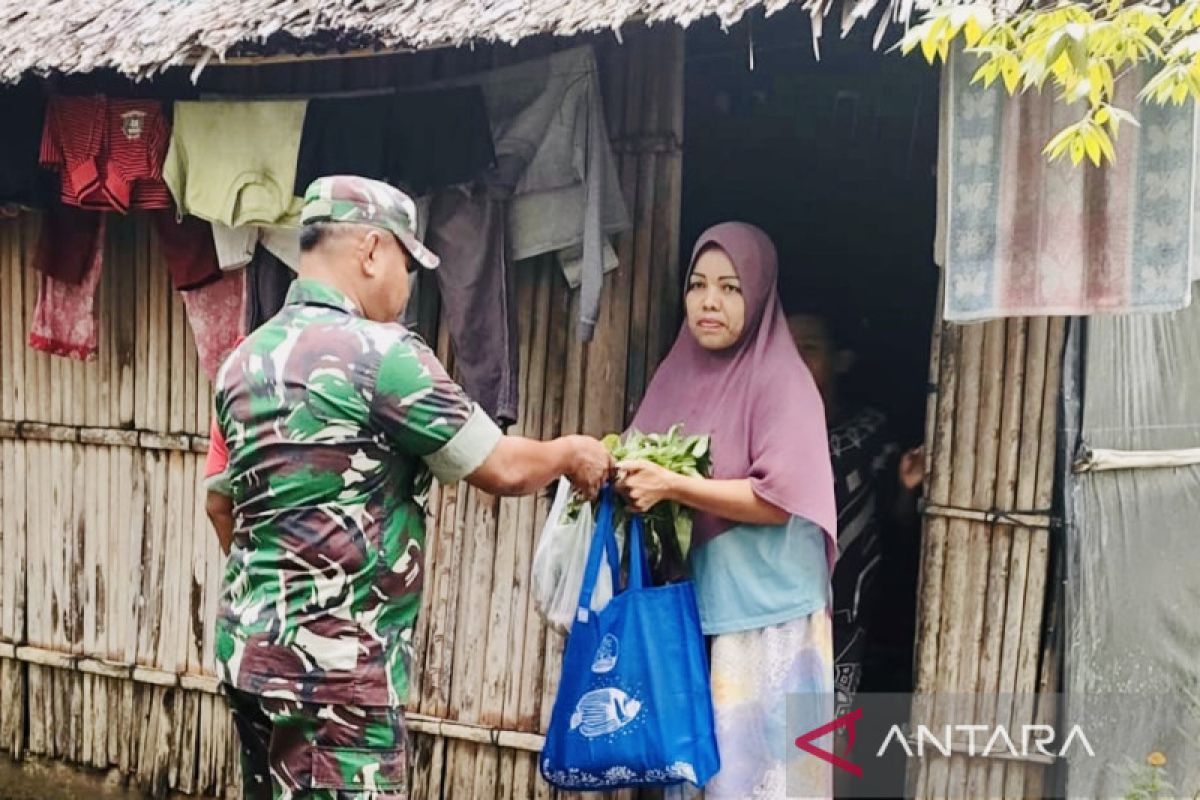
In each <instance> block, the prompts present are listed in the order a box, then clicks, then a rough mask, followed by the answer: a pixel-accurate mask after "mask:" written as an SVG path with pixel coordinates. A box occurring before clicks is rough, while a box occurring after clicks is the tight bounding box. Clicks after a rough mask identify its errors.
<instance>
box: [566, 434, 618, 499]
mask: <svg viewBox="0 0 1200 800" xmlns="http://www.w3.org/2000/svg"><path fill="white" fill-rule="evenodd" d="M565 438H566V439H567V444H568V445H569V447H570V448H571V453H572V458H571V463H570V466H569V467H568V468H567V473H566V475H567V480H569V481H571V484H572V485H573V486H574V487H575V490H576V491H578V492H579V493H580V494H582V495H584V496H585V497H587V498H588V499H589V500H591V499H594V498H595V497H596V495H597V494H599V493H600V489H601V488H602V487H603V486H604V484H605V483H606V482H607V481H608V479H609V476H610V475H611V474H612V470H613V466H614V462H613V457H612V454H611V453H609V452H608V448H606V447H605V446H604V445H602V444H600V442H598V441H597V440H595V439H593V438H592V437H590V436H568V437H565Z"/></svg>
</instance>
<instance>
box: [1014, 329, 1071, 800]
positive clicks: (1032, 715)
mask: <svg viewBox="0 0 1200 800" xmlns="http://www.w3.org/2000/svg"><path fill="white" fill-rule="evenodd" d="M1047 328H1048V330H1047V340H1046V350H1045V355H1044V357H1043V362H1044V365H1045V380H1044V381H1043V385H1042V393H1041V396H1040V398H1033V399H1034V400H1035V401H1038V402H1039V404H1040V409H1039V411H1040V413H1039V414H1038V417H1039V419H1040V425H1039V426H1038V427H1037V428H1036V429H1035V430H1034V431H1033V432H1032V433H1033V434H1034V435H1035V436H1036V439H1037V450H1036V452H1037V457H1036V461H1035V462H1034V464H1033V465H1032V470H1031V471H1032V472H1033V479H1032V481H1031V483H1032V485H1033V491H1032V496H1031V497H1030V502H1031V505H1033V506H1034V507H1035V508H1046V507H1048V506H1049V505H1050V503H1051V501H1052V499H1053V491H1054V477H1055V473H1054V467H1055V461H1056V455H1057V438H1056V434H1057V430H1058V395H1059V390H1060V384H1061V377H1062V348H1063V341H1064V338H1065V335H1066V322H1065V320H1063V319H1062V318H1053V319H1050V320H1048V321H1047ZM1024 533H1025V538H1026V539H1027V541H1028V555H1027V557H1026V558H1027V566H1026V583H1025V587H1024V592H1025V602H1024V608H1023V612H1024V613H1023V616H1022V618H1021V621H1020V623H1019V630H1020V635H1019V644H1018V653H1017V679H1016V696H1017V697H1018V698H1019V699H1021V700H1026V699H1028V700H1032V698H1033V696H1034V693H1035V692H1036V691H1037V688H1038V679H1039V670H1038V665H1039V658H1040V656H1041V655H1042V653H1041V642H1042V630H1043V624H1044V619H1043V610H1044V605H1045V598H1046V583H1047V580H1048V577H1049V533H1048V532H1047V531H1033V530H1028V529H1024ZM1013 622H1016V620H1013ZM1019 705H1020V707H1019V708H1018V709H1016V710H1017V720H1016V721H1017V723H1018V724H1023V725H1025V724H1028V725H1031V724H1034V723H1035V722H1037V719H1036V708H1035V707H1032V706H1033V704H1032V702H1021V703H1020V704H1019ZM1042 772H1043V769H1042V768H1041V767H1038V766H1026V765H1009V768H1008V776H1009V780H1008V781H1007V782H1006V791H1005V794H1009V790H1012V792H1014V793H1015V792H1017V791H1024V792H1027V791H1028V785H1027V784H1028V782H1029V781H1030V780H1031V779H1032V778H1033V776H1034V775H1041V774H1042ZM1016 775H1023V777H1024V781H1018V780H1017V779H1016V777H1015V776H1016ZM1018 787H1020V788H1019V789H1018Z"/></svg>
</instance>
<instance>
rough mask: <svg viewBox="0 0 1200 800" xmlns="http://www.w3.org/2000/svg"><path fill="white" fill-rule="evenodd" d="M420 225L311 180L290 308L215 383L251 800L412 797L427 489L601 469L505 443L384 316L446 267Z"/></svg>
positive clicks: (341, 184) (226, 626) (229, 604)
mask: <svg viewBox="0 0 1200 800" xmlns="http://www.w3.org/2000/svg"><path fill="white" fill-rule="evenodd" d="M415 213H416V212H415V209H414V206H413V203H412V201H411V200H410V199H409V198H408V197H406V196H405V195H403V194H402V193H401V192H399V191H398V190H396V189H394V188H392V187H391V186H388V185H387V184H383V183H378V182H375V181H370V180H366V179H364V178H357V177H347V176H335V177H329V178H321V179H318V180H317V181H315V182H314V183H313V184H312V185H311V186H310V187H309V188H308V191H307V193H306V195H305V207H304V211H303V215H302V223H303V225H304V228H303V230H302V232H301V252H302V257H301V265H300V277H299V278H298V280H297V281H296V282H295V284H293V287H292V289H291V291H290V293H289V295H288V299H287V305H286V306H285V307H284V309H283V310H282V311H281V312H280V313H279V314H278V315H277V316H276V317H275V318H273V319H272V320H270V321H269V322H267V323H266V324H265V325H263V326H262V327H261V328H259V329H258V330H257V331H255V332H254V333H252V334H251V335H250V336H249V337H248V338H247V339H246V340H245V341H244V342H243V343H242V344H241V345H239V346H238V347H237V349H236V350H235V351H234V352H233V354H232V355H231V356H230V357H229V359H228V360H227V361H226V362H225V364H224V366H223V367H222V369H221V373H220V375H219V377H218V379H217V387H216V417H217V423H218V425H217V428H218V431H219V434H220V437H221V438H222V439H223V440H224V441H225V444H226V445H227V447H228V467H227V469H226V470H225V471H224V474H223V478H222V480H221V483H222V484H223V485H224V486H226V487H228V488H227V491H228V492H229V495H230V497H231V499H232V503H233V510H234V517H235V519H236V526H235V531H234V540H233V548H232V553H231V556H230V558H229V561H228V566H227V568H226V572H225V582H224V590H223V593H222V602H221V612H220V616H219V618H218V620H217V630H216V642H217V644H216V648H217V658H218V663H219V670H220V676H221V679H222V681H223V682H224V683H225V684H226V691H227V694H228V696H229V699H230V704H231V706H232V708H233V712H234V718H235V721H236V723H237V726H238V731H239V734H240V737H241V740H242V745H243V772H244V778H245V786H246V790H245V795H246V797H249V798H254V800H259V798H264V799H265V798H304V799H305V800H366V799H367V798H371V799H372V800H396V799H398V798H405V797H407V786H406V772H407V769H406V761H407V737H406V735H405V729H404V718H403V705H404V703H405V700H406V699H407V695H408V686H409V664H410V663H411V646H412V644H411V637H412V630H413V624H414V621H415V619H416V615H417V610H418V607H419V605H420V599H421V585H422V578H423V576H422V550H423V546H424V542H425V531H424V517H425V514H424V509H423V508H422V507H421V504H420V502H419V500H418V498H419V497H420V496H421V494H422V492H423V489H424V487H425V486H426V485H427V484H428V477H429V475H430V474H432V475H433V476H434V477H436V478H437V479H438V480H439V481H441V482H442V483H453V482H456V481H459V480H463V479H465V480H466V481H467V482H468V483H470V484H472V485H474V486H476V487H478V488H480V489H483V490H485V491H488V492H492V493H495V494H505V495H517V494H525V493H528V492H531V491H535V490H536V489H537V488H539V487H541V486H543V485H545V484H547V483H549V482H550V481H552V480H554V479H555V478H556V477H558V476H559V475H563V474H565V475H567V476H568V477H569V478H570V479H571V480H572V481H573V482H574V483H575V484H576V486H577V487H579V488H581V489H583V490H584V491H587V492H594V491H595V490H597V489H598V488H599V485H600V484H601V482H602V481H603V480H604V479H605V478H606V476H607V474H608V471H609V469H610V468H611V461H610V459H609V456H608V453H607V451H606V450H605V449H604V448H603V447H602V446H601V445H600V444H599V443H598V442H596V441H595V440H594V439H590V438H587V437H565V438H563V439H558V440H555V441H552V442H535V441H531V440H528V439H521V438H517V437H506V436H504V435H503V434H502V433H501V432H500V430H499V428H497V427H496V425H495V424H494V423H493V422H492V421H491V420H490V419H489V418H488V417H487V415H486V414H485V413H484V412H483V411H482V410H481V409H480V408H479V407H478V406H477V405H475V404H474V403H472V402H471V400H470V399H469V398H467V397H466V395H464V394H463V392H462V390H461V389H460V388H459V387H458V386H456V385H455V384H454V383H453V382H452V381H451V380H450V378H449V377H448V376H447V375H446V372H445V370H444V369H443V368H442V366H441V365H440V364H439V363H438V361H437V359H436V358H435V357H434V355H433V353H432V352H431V351H430V350H429V349H428V348H427V347H425V345H424V344H422V343H421V342H420V341H419V340H418V339H417V338H416V337H415V336H414V335H413V334H411V333H410V332H409V331H407V330H406V329H405V328H404V327H402V326H401V325H399V324H398V323H397V322H396V321H395V320H396V319H397V318H398V317H399V315H400V314H401V312H402V311H403V309H404V305H405V303H406V302H407V300H408V273H409V272H410V270H411V268H412V266H413V265H415V264H419V265H421V266H423V267H426V268H428V269H434V268H435V267H436V266H437V264H438V259H437V256H435V255H434V254H433V253H431V252H429V251H428V250H427V249H426V248H425V247H424V246H422V244H421V243H420V242H419V241H418V240H417V238H416V236H415V235H414V233H413V231H414V230H415V227H416V224H415V223H416V219H415Z"/></svg>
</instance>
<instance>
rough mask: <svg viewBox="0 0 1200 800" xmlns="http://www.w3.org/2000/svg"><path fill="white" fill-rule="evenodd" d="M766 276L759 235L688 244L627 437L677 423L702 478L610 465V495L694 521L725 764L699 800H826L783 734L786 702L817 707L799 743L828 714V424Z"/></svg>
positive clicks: (808, 763)
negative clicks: (688, 438) (670, 504)
mask: <svg viewBox="0 0 1200 800" xmlns="http://www.w3.org/2000/svg"><path fill="white" fill-rule="evenodd" d="M777 273H778V259H777V256H776V254H775V247H774V245H773V244H772V243H771V240H770V239H769V238H767V235H766V234H765V233H763V232H762V231H761V230H759V229H758V228H755V227H753V226H751V225H746V224H743V223H725V224H722V225H717V226H716V227H713V228H711V229H709V230H708V231H706V232H705V233H704V235H702V236H701V237H700V240H699V241H698V242H697V243H696V247H695V250H694V251H693V254H692V262H691V267H690V270H689V274H688V280H687V288H686V295H685V301H686V307H687V322H686V324H685V325H684V328H683V330H682V331H681V332H680V334H679V338H678V340H677V341H676V343H675V346H674V348H673V349H672V350H671V353H670V354H669V355H668V356H667V358H666V360H665V361H664V362H663V363H662V365H661V366H660V367H659V369H658V372H657V373H656V374H655V376H654V380H653V381H652V382H651V384H650V388H649V390H648V391H647V392H646V397H645V399H644V400H643V402H642V406H641V408H640V409H639V410H638V413H637V416H636V417H635V419H634V422H633V427H634V428H636V429H637V430H639V431H642V432H664V431H667V430H668V429H669V428H670V427H671V426H672V425H676V424H682V425H683V427H684V430H685V432H686V433H688V434H707V435H709V436H711V437H712V457H713V475H712V477H711V478H707V479H706V478H689V477H685V476H680V475H676V474H674V473H672V472H669V471H667V470H665V469H662V468H661V467H658V466H656V465H654V464H651V463H649V462H643V461H638V462H627V463H623V464H621V465H619V473H618V484H617V485H618V488H619V490H620V491H621V492H622V494H624V496H625V497H626V499H627V500H628V502H629V503H630V505H631V506H632V507H633V508H634V509H635V510H638V511H643V512H644V511H648V510H649V509H650V508H652V507H654V506H655V505H657V504H658V503H660V502H662V501H666V500H672V501H676V502H679V503H681V504H683V505H686V506H688V507H690V508H692V509H693V510H694V512H695V528H694V534H693V544H692V550H691V553H690V554H689V566H690V568H691V573H692V578H693V580H694V582H695V586H696V596H697V601H698V603H699V606H700V619H701V625H702V626H703V628H704V632H705V634H706V635H709V636H711V637H713V640H712V651H711V652H712V692H713V704H714V707H715V709H716V721H717V741H718V744H719V746H720V751H721V771H720V772H719V773H718V774H717V776H716V777H715V778H713V780H712V781H710V782H709V784H708V785H707V786H706V787H705V797H706V798H707V800H727V799H728V800H734V799H735V798H736V799H737V800H741V798H772V799H773V798H778V800H783V798H785V797H830V796H831V793H832V777H831V773H830V771H829V767H828V765H827V764H826V763H825V762H823V761H821V760H819V759H817V758H814V757H812V756H809V755H806V754H804V753H803V752H802V751H800V750H798V749H797V748H795V747H794V746H793V740H794V739H795V736H796V734H795V733H793V734H791V736H790V737H789V735H788V729H787V725H786V722H787V695H788V694H804V695H808V696H809V697H810V698H811V699H813V700H814V707H813V708H812V709H810V711H809V713H810V714H811V716H812V718H813V725H811V726H809V728H805V729H804V730H808V729H810V728H811V727H817V726H818V725H821V724H824V723H826V722H828V721H829V719H830V716H831V715H832V711H833V698H832V691H833V652H832V651H833V641H832V635H831V628H830V617H829V576H830V571H831V570H830V567H831V563H832V558H833V554H834V553H836V545H835V543H834V536H835V535H836V524H837V514H836V510H835V505H834V486H833V474H832V470H831V467H830V460H829V445H828V436H827V434H826V429H825V412H824V408H823V406H822V403H821V397H820V394H819V393H818V392H817V387H816V385H815V383H814V382H813V379H812V376H811V374H810V373H809V371H808V368H807V367H805V365H804V362H803V361H802V360H801V359H800V356H799V354H798V353H797V351H796V347H795V344H794V343H793V341H792V338H791V336H790V334H789V332H788V327H787V320H786V318H785V317H784V314H783V309H782V307H781V306H780V303H779V296H778V292H777V289H776V277H777ZM817 698H820V699H819V700H818V699H817ZM816 706H819V708H818V707H816ZM806 716H807V715H806ZM818 744H820V743H819V742H818ZM789 764H790V765H791V766H790V767H789ZM789 769H790V770H791V780H792V785H791V786H787V787H786V788H787V789H788V791H786V792H785V784H786V783H787V781H786V780H785V776H786V774H787V771H788V770H789ZM798 780H799V781H802V782H803V785H802V786H801V785H796V781H798Z"/></svg>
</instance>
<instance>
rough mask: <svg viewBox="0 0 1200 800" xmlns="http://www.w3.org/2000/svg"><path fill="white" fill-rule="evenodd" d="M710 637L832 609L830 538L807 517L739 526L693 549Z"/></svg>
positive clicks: (698, 595)
mask: <svg viewBox="0 0 1200 800" xmlns="http://www.w3.org/2000/svg"><path fill="white" fill-rule="evenodd" d="M690 560H691V569H692V580H693V582H694V583H695V586H696V601H697V603H698V604H699V606H700V625H701V627H702V628H703V629H704V633H705V635H708V636H714V635H717V634H723V633H736V632H738V631H745V630H753V629H755V628H765V627H768V626H770V625H778V624H780V623H783V622H789V621H791V620H793V619H799V618H800V617H807V616H808V615H810V614H815V613H816V612H818V611H821V610H822V609H825V608H827V607H828V606H829V567H828V562H827V560H826V556H825V533H824V531H822V530H821V529H820V528H819V527H818V526H817V525H815V524H814V523H812V522H809V521H808V520H806V519H804V518H803V517H792V518H791V519H790V520H789V521H788V522H787V523H786V524H784V525H738V526H736V527H733V528H731V529H729V530H728V531H726V532H725V533H722V534H721V535H720V536H717V537H716V538H715V539H713V540H712V541H710V542H708V543H706V544H703V545H700V546H699V547H695V548H693V549H692V552H691V555H690Z"/></svg>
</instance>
